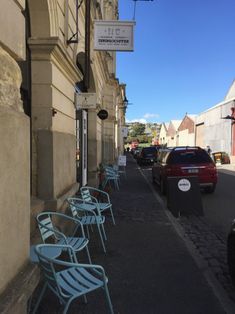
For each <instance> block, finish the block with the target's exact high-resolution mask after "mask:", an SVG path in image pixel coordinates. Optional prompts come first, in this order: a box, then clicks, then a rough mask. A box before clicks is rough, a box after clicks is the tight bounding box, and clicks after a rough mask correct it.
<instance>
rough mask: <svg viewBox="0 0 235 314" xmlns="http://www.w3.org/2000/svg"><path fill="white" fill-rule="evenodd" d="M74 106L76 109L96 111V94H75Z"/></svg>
mask: <svg viewBox="0 0 235 314" xmlns="http://www.w3.org/2000/svg"><path fill="white" fill-rule="evenodd" d="M75 105H76V108H77V109H96V93H80V94H78V93H76V94H75Z"/></svg>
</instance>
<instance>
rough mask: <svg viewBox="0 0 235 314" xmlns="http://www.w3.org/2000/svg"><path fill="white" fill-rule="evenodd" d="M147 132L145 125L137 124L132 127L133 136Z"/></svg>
mask: <svg viewBox="0 0 235 314" xmlns="http://www.w3.org/2000/svg"><path fill="white" fill-rule="evenodd" d="M144 131H145V124H143V123H139V122H136V123H135V124H134V125H133V126H132V131H131V136H133V137H134V136H138V135H143V134H144Z"/></svg>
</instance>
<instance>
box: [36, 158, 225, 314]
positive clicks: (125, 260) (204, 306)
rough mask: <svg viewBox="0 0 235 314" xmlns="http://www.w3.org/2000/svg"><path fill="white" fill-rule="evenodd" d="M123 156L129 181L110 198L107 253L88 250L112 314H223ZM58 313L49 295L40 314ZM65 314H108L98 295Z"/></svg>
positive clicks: (135, 169)
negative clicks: (105, 281)
mask: <svg viewBox="0 0 235 314" xmlns="http://www.w3.org/2000/svg"><path fill="white" fill-rule="evenodd" d="M127 157H128V158H127V179H125V178H124V177H123V178H122V180H121V184H120V191H113V192H112V193H111V200H112V202H113V205H114V213H115V219H116V226H113V225H112V222H111V218H110V217H108V218H107V222H106V232H107V236H108V240H107V242H106V244H107V254H106V255H105V254H104V253H102V249H101V247H100V242H99V240H98V239H97V241H95V242H91V245H90V247H91V248H90V250H91V256H92V260H93V262H94V263H96V264H101V265H103V266H104V268H105V270H106V273H107V276H108V277H109V290H110V295H111V299H112V302H113V307H114V312H115V314H117V313H119V314H222V313H225V311H224V310H223V308H222V306H221V305H220V303H219V301H218V299H217V298H216V296H215V295H214V294H213V291H212V289H211V287H210V286H209V284H208V283H207V281H206V279H205V278H204V276H203V274H202V273H201V271H200V270H199V268H198V267H197V265H196V264H195V261H194V259H193V258H192V257H191V255H190V253H189V251H188V249H187V248H186V246H185V243H184V242H183V240H182V239H181V238H180V237H179V235H178V234H177V232H176V231H175V228H174V227H173V225H172V223H171V222H170V220H169V218H168V216H167V215H166V213H165V211H164V209H163V208H162V206H161V205H160V204H158V203H157V200H156V198H155V197H154V194H153V192H152V191H151V189H150V187H149V186H148V184H147V183H146V181H145V180H144V178H143V176H142V175H141V173H140V171H139V170H138V167H137V164H136V162H135V160H134V159H133V158H132V156H130V155H128V156H127ZM93 238H94V236H93ZM59 309H61V307H60V305H59V303H58V301H57V299H56V298H55V297H54V296H53V295H51V294H50V293H48V294H47V295H46V296H45V297H44V298H43V300H42V304H41V307H40V309H39V311H38V313H43V314H47V313H48V314H49V313H50V314H54V313H59ZM68 313H74V314H75V313H82V314H96V313H97V314H104V313H108V311H107V307H106V303H105V299H104V297H103V293H102V291H100V292H94V294H91V295H88V304H84V302H83V299H81V300H80V301H75V302H74V303H73V304H72V306H71V308H70V310H69V312H68Z"/></svg>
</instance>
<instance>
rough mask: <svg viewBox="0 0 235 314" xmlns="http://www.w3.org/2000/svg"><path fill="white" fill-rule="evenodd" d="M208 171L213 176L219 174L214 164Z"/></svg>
mask: <svg viewBox="0 0 235 314" xmlns="http://www.w3.org/2000/svg"><path fill="white" fill-rule="evenodd" d="M206 170H207V171H208V173H209V174H213V175H216V174H217V170H216V166H215V165H213V164H212V165H210V166H208V167H207V168H206Z"/></svg>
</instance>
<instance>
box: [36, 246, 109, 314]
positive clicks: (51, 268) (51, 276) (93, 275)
mask: <svg viewBox="0 0 235 314" xmlns="http://www.w3.org/2000/svg"><path fill="white" fill-rule="evenodd" d="M50 246H56V247H58V248H61V249H62V250H63V252H65V251H67V253H68V255H69V256H71V257H72V258H71V261H65V260H63V259H62V257H61V256H59V257H56V258H51V257H48V256H47V255H46V254H44V251H45V248H48V247H50ZM35 252H36V254H37V256H38V260H39V265H40V268H41V270H42V274H43V277H44V280H45V284H44V286H43V288H42V291H41V293H40V295H39V298H38V300H37V302H36V305H35V308H34V310H33V314H35V313H36V311H37V309H38V306H39V304H40V302H41V299H42V297H43V295H44V293H45V290H46V288H49V289H50V290H51V291H52V292H53V293H54V294H55V295H56V296H57V297H58V298H59V301H60V303H61V304H63V305H64V310H63V314H66V313H67V311H68V309H69V306H70V304H71V302H72V301H73V300H75V299H77V298H79V297H81V296H83V297H84V299H85V301H86V295H87V294H88V293H89V292H92V291H94V290H97V289H99V288H102V289H103V290H104V291H105V296H106V300H107V303H108V308H109V313H111V314H113V313H114V312H113V307H112V303H111V299H110V295H109V290H108V286H107V283H108V278H107V277H106V275H105V271H104V269H103V267H101V266H99V265H92V264H80V263H77V262H74V260H75V259H76V256H75V252H74V250H73V249H72V247H71V246H69V245H55V244H52V245H50V244H39V245H37V246H36V247H35ZM58 268H59V269H60V270H58ZM61 269H62V270H61Z"/></svg>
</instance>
